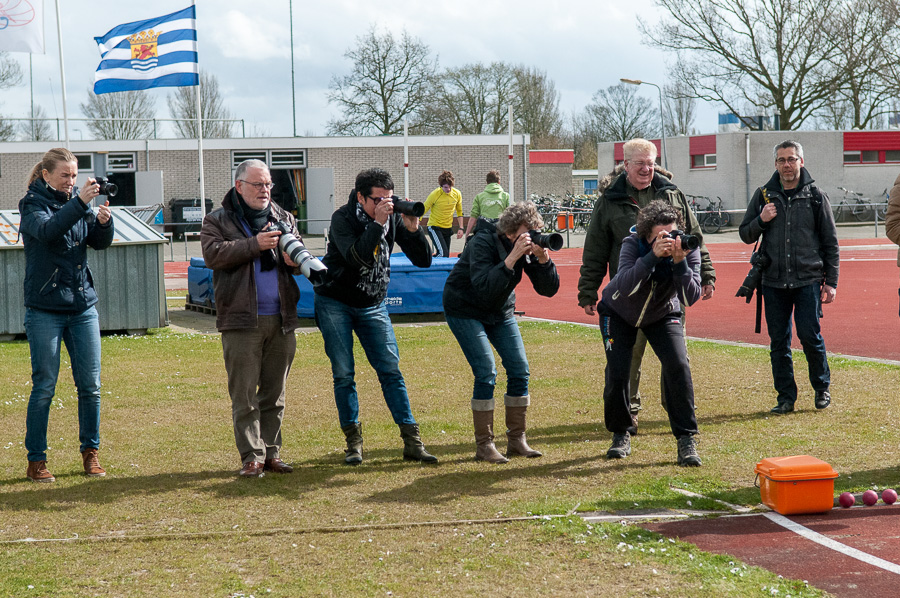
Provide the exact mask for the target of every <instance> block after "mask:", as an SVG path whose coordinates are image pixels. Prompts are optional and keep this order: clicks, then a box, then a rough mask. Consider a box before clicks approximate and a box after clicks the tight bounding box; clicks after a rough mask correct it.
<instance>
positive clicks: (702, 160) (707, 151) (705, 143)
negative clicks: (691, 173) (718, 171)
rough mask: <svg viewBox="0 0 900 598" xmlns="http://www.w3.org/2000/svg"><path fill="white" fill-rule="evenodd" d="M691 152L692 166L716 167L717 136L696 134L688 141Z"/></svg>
mask: <svg viewBox="0 0 900 598" xmlns="http://www.w3.org/2000/svg"><path fill="white" fill-rule="evenodd" d="M688 151H689V152H690V154H691V168H715V167H716V136H715V135H694V136H692V137H691V138H690V141H689V143H688Z"/></svg>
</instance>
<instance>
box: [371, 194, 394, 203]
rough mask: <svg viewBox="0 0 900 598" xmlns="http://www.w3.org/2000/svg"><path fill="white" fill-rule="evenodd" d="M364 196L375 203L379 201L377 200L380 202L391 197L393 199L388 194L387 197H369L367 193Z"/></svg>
mask: <svg viewBox="0 0 900 598" xmlns="http://www.w3.org/2000/svg"><path fill="white" fill-rule="evenodd" d="M366 198H368V199H371V200H372V201H374V202H375V203H379V202H382V201H390V200H391V199H393V198H392V197H390V196H388V197H369V196H368V195H367V196H366Z"/></svg>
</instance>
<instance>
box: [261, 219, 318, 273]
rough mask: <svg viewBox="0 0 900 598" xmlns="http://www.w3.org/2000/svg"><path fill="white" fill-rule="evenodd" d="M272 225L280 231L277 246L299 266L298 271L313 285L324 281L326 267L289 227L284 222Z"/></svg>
mask: <svg viewBox="0 0 900 598" xmlns="http://www.w3.org/2000/svg"><path fill="white" fill-rule="evenodd" d="M274 226H275V229H277V230H279V231H281V236H280V237H278V247H279V248H280V249H281V250H282V251H283V252H285V253H286V254H287V255H288V257H289V258H291V261H292V262H294V263H295V264H298V265H299V266H300V273H301V274H303V276H305V277H306V278H308V279H309V282H311V283H312V285H313V286H314V287H317V286H319V285H320V284H322V283H324V282H325V280H326V279H327V278H328V267H327V266H326V265H325V264H323V263H322V262H321V261H320V260H319V258H317V257H315V256H314V255H313V254H311V253H310V252H309V250H308V249H307V248H306V245H304V244H303V243H302V242H301V241H300V239H298V238H297V237H295V236H294V235H293V233H291V227H290V226H288V224H287V223H286V222H275V223H274Z"/></svg>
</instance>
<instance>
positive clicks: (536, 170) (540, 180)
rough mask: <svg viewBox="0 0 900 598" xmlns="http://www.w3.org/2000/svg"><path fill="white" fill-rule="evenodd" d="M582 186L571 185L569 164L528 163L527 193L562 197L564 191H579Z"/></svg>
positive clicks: (570, 167)
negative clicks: (576, 187)
mask: <svg viewBox="0 0 900 598" xmlns="http://www.w3.org/2000/svg"><path fill="white" fill-rule="evenodd" d="M583 190H584V188H583V187H579V188H578V189H575V187H574V186H573V185H572V165H571V164H529V165H528V193H529V194H531V193H535V194H537V195H548V194H553V195H556V196H557V197H563V196H564V195H565V194H566V193H581V192H583Z"/></svg>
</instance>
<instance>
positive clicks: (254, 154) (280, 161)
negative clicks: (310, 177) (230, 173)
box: [231, 149, 306, 170]
mask: <svg viewBox="0 0 900 598" xmlns="http://www.w3.org/2000/svg"><path fill="white" fill-rule="evenodd" d="M244 160H262V161H263V162H265V163H266V164H268V165H269V168H271V169H273V170H277V169H279V168H306V150H303V149H291V150H248V151H235V152H232V153H231V169H232V170H237V167H238V165H239V164H240V163H241V162H243V161H244Z"/></svg>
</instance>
